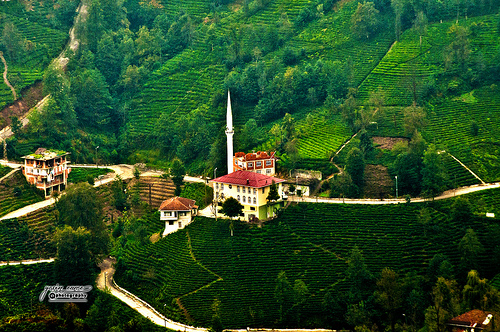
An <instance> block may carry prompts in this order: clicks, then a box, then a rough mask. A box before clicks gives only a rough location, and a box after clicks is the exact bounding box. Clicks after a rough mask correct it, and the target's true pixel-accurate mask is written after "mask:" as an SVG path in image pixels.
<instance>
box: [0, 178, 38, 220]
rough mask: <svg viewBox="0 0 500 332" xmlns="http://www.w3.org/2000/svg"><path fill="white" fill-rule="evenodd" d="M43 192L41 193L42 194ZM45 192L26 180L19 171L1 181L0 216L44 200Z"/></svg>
mask: <svg viewBox="0 0 500 332" xmlns="http://www.w3.org/2000/svg"><path fill="white" fill-rule="evenodd" d="M40 193H41V194H40ZM41 196H43V192H42V191H40V192H38V189H36V188H33V187H32V186H30V185H29V184H28V182H26V178H25V177H24V175H23V174H22V173H21V172H20V171H18V172H16V173H14V174H13V175H12V176H10V177H9V178H8V179H5V180H3V181H2V182H1V183H0V216H4V215H6V214H7V213H9V212H12V211H15V210H17V209H20V208H22V207H23V206H26V205H30V204H33V203H36V202H40V201H42V200H43V198H42V197H41Z"/></svg>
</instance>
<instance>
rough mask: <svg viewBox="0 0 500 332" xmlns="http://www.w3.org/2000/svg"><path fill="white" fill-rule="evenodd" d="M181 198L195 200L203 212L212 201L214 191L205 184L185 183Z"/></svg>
mask: <svg viewBox="0 0 500 332" xmlns="http://www.w3.org/2000/svg"><path fill="white" fill-rule="evenodd" d="M179 196H181V197H185V198H189V199H193V200H195V201H196V205H198V208H199V209H200V210H201V209H204V208H205V207H206V206H207V205H208V204H209V203H210V201H211V200H212V196H213V189H212V187H209V186H208V185H206V184H204V183H192V182H190V183H185V184H184V187H183V188H182V191H181V193H180V195H179Z"/></svg>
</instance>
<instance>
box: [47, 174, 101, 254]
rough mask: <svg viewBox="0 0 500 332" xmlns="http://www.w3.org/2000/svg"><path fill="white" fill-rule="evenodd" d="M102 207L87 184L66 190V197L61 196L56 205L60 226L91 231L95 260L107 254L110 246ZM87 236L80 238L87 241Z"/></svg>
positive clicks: (91, 245)
mask: <svg viewBox="0 0 500 332" xmlns="http://www.w3.org/2000/svg"><path fill="white" fill-rule="evenodd" d="M102 207H103V206H102V202H101V200H100V198H99V197H98V196H97V193H96V191H95V189H94V188H92V187H91V186H90V185H89V184H88V183H86V182H82V183H79V184H75V185H73V186H70V187H69V188H68V189H67V190H66V195H63V196H61V198H59V200H58V201H57V203H56V208H57V210H58V211H59V220H58V222H59V224H60V225H69V226H71V227H73V230H76V229H78V228H79V227H83V228H84V230H88V231H90V233H91V235H92V236H91V242H92V243H91V244H89V247H90V248H91V251H92V255H93V259H94V260H97V259H98V258H99V257H101V256H102V255H104V254H106V253H107V251H108V245H109V234H108V233H107V230H106V225H105V224H104V221H103V212H102ZM67 232H69V230H68V231H67ZM82 232H83V231H82ZM85 236H86V235H84V234H83V233H82V235H81V236H80V235H79V237H78V238H81V239H84V240H85ZM82 241H83V240H82ZM85 241H86V240H85Z"/></svg>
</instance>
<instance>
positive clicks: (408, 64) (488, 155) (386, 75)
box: [359, 15, 500, 185]
mask: <svg viewBox="0 0 500 332" xmlns="http://www.w3.org/2000/svg"><path fill="white" fill-rule="evenodd" d="M495 21H496V19H495V16H494V15H487V16H481V17H475V18H471V19H469V20H468V21H467V22H463V21H462V22H460V24H465V25H467V26H471V25H472V24H477V25H478V26H479V27H480V28H478V29H477V30H476V33H475V34H474V35H471V36H470V37H469V39H470V42H471V45H470V48H471V49H472V50H474V51H475V52H479V51H480V52H481V53H482V54H483V55H484V59H485V64H486V65H487V66H488V65H489V64H490V62H491V60H492V58H493V54H494V52H495V51H496V49H497V45H498V44H499V43H500V35H498V33H497V30H496V27H495ZM452 24H453V22H444V23H436V24H432V25H430V26H429V27H428V29H427V33H426V35H425V36H424V37H423V43H422V48H420V45H419V36H418V34H417V33H416V32H415V31H414V30H412V29H410V30H407V31H406V32H405V33H404V34H403V36H402V37H401V41H400V42H399V43H396V44H395V45H394V46H393V47H392V49H391V50H390V51H389V52H388V53H387V55H386V56H385V57H384V58H383V59H382V61H381V62H380V64H379V65H378V66H377V67H376V68H375V69H374V70H373V71H372V73H371V74H370V75H369V76H368V77H367V78H366V79H365V80H364V81H363V83H362V84H361V86H360V90H359V96H360V98H361V99H362V100H366V98H367V97H368V92H369V91H373V90H375V89H377V88H378V87H382V89H383V91H384V93H385V94H386V97H387V104H388V105H393V107H389V108H388V109H387V110H386V111H385V116H384V117H383V118H382V119H381V120H380V121H379V129H375V128H371V133H372V134H373V135H374V136H404V130H403V108H404V107H406V106H408V105H410V104H411V102H412V94H411V92H410V90H409V89H408V88H407V85H408V83H407V82H408V80H409V78H408V76H412V75H415V76H416V81H417V84H418V86H419V87H423V84H424V82H425V80H426V79H427V78H428V77H429V76H430V75H432V74H437V73H441V72H443V70H444V67H443V56H442V54H443V50H444V47H445V46H446V45H447V44H449V43H450V41H451V39H450V38H451V37H450V36H449V35H448V33H447V31H448V30H449V28H450V26H451V25H452ZM425 108H426V111H427V118H428V125H427V127H426V128H424V129H423V136H424V138H425V139H426V140H427V142H429V143H436V144H439V145H440V146H441V147H442V148H443V149H445V150H446V151H448V152H450V153H452V154H453V155H455V156H456V157H457V158H459V159H461V160H462V161H463V162H464V163H465V164H466V165H467V166H469V167H470V168H471V169H472V170H473V171H474V172H476V173H477V174H478V175H479V176H480V177H481V178H482V179H483V180H484V181H487V182H488V181H498V180H500V160H499V156H500V148H499V146H498V137H500V132H499V128H500V124H499V123H498V121H499V119H500V117H499V116H498V115H499V112H500V98H499V90H498V88H497V87H496V86H484V87H481V88H478V89H475V90H473V91H470V92H468V93H465V94H464V95H463V96H460V97H438V98H435V99H434V100H432V101H431V102H430V104H429V105H427V106H426V107H425ZM472 121H475V122H476V123H477V124H478V125H479V128H480V130H479V135H478V136H475V137H474V136H472V134H471V130H470V128H471V123H472ZM394 122H396V124H395V123H394ZM446 163H447V166H448V167H447V168H448V169H450V170H451V171H450V172H449V173H450V180H451V181H452V182H455V174H457V172H460V173H464V172H463V170H460V166H457V164H456V162H453V161H451V160H447V161H446ZM476 181H477V180H475V179H474V178H471V177H470V175H467V174H462V175H458V177H457V180H456V182H457V185H469V184H474V183H475V182H476Z"/></svg>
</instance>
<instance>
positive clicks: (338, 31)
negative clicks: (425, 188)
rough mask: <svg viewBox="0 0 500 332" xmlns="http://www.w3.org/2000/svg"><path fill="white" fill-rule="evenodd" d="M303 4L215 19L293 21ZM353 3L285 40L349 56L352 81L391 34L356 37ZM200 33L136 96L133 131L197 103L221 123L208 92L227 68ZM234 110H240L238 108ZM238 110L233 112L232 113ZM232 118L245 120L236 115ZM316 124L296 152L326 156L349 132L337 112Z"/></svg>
mask: <svg viewBox="0 0 500 332" xmlns="http://www.w3.org/2000/svg"><path fill="white" fill-rule="evenodd" d="M307 5H309V3H308V2H307V1H294V2H290V1H284V0H282V1H273V2H271V4H270V5H268V6H267V7H266V8H265V9H263V10H260V11H258V12H257V13H256V14H254V15H253V16H251V17H249V18H243V17H242V14H241V13H240V12H236V13H232V14H228V13H225V15H227V16H226V17H225V18H223V19H222V20H221V21H220V23H219V24H217V28H216V31H217V34H222V33H225V32H226V30H227V29H228V27H229V25H230V24H231V23H233V22H240V21H243V22H246V23H251V24H255V25H270V24H275V22H277V21H278V20H279V18H280V15H281V12H280V11H281V10H283V11H285V12H287V14H288V18H289V19H290V20H291V21H293V19H294V18H295V17H296V16H297V15H298V12H299V11H300V9H301V8H303V7H304V6H307ZM200 6H201V5H200ZM201 7H202V6H201ZM197 8H199V6H198V7H197ZM354 9H355V3H354V2H349V3H347V4H345V5H344V6H343V7H342V8H341V9H339V10H338V11H337V12H334V11H332V12H331V13H329V14H328V15H326V16H324V17H323V18H321V19H319V20H318V21H315V22H313V23H311V24H310V25H309V26H307V27H306V28H305V29H303V30H301V31H298V33H297V34H296V35H295V36H294V37H292V39H291V40H290V41H288V42H287V43H286V45H288V46H290V47H292V48H294V49H296V50H300V49H301V48H303V49H304V50H305V51H306V54H307V61H310V62H314V61H316V60H319V59H324V60H331V61H347V60H348V59H351V60H352V61H353V62H355V67H356V68H355V74H354V83H355V84H358V83H359V82H361V80H362V79H363V78H364V77H365V76H367V75H368V74H369V72H370V71H371V70H372V69H373V68H374V67H375V66H376V64H377V63H378V61H379V60H380V59H381V58H382V57H383V55H384V54H385V53H386V52H387V50H388V49H389V47H390V45H391V43H392V39H391V37H389V36H387V35H384V34H382V35H380V36H378V37H376V38H375V39H373V40H371V41H369V42H364V41H359V40H356V39H354V38H353V37H352V36H351V35H350V29H349V26H350V16H351V15H352V13H353V11H354ZM188 11H189V10H188ZM204 38H205V37H204V34H203V32H202V31H201V30H200V31H199V34H198V35H197V36H196V40H195V43H194V45H193V47H192V48H189V49H186V50H185V51H184V52H182V53H181V54H179V55H178V56H176V57H175V58H173V59H171V60H169V61H167V63H166V64H165V65H164V66H163V67H162V68H161V69H160V70H158V71H157V72H155V73H154V74H153V75H152V77H151V78H150V80H149V81H148V82H147V84H146V85H145V87H144V89H143V90H142V91H141V92H140V93H139V94H138V95H137V96H136V99H135V102H137V103H138V106H137V107H134V108H133V109H132V110H131V111H130V114H129V115H130V121H129V126H130V129H129V130H130V133H131V134H132V135H137V136H139V135H145V134H147V133H148V132H149V131H150V130H151V129H153V128H154V125H155V121H156V120H157V119H158V118H159V117H160V115H161V114H169V115H170V116H171V118H172V119H173V120H175V119H178V117H179V116H181V115H184V114H187V113H189V112H191V111H193V110H195V109H197V108H200V107H201V108H204V109H205V114H206V117H207V118H208V119H209V120H211V121H215V122H217V123H220V124H221V126H222V121H223V115H224V112H223V110H222V108H218V109H216V110H214V109H211V104H210V98H211V97H212V96H213V95H214V93H215V92H217V91H221V90H222V88H223V81H224V77H225V75H226V74H227V69H226V68H225V67H224V66H223V65H221V64H218V63H217V61H216V60H215V59H214V55H213V54H211V53H210V52H208V51H207V49H209V47H208V46H207V45H206V44H205V41H204ZM280 54H281V50H277V51H276V52H272V53H270V54H268V55H266V56H265V58H264V59H272V58H273V57H274V56H279V55H280ZM367 59H368V60H367ZM207 110H208V111H207ZM249 111H250V110H249ZM235 112H236V113H238V110H235ZM241 116H242V115H238V114H235V117H236V118H238V117H241ZM245 119H246V118H245ZM235 122H236V123H237V124H238V123H239V124H243V123H244V122H243V121H239V120H238V119H236V120H235ZM299 126H300V124H299ZM314 129H315V131H316V133H314V134H313V133H309V134H307V135H305V136H304V137H303V138H302V139H301V140H300V143H299V146H298V148H299V153H300V154H301V155H302V156H303V157H305V158H325V156H326V154H327V152H329V151H330V150H333V149H336V148H338V147H339V146H340V145H341V144H342V143H343V141H345V139H347V138H348V137H349V136H350V133H349V132H348V130H347V129H346V128H345V126H344V124H342V123H341V122H340V119H339V118H334V119H329V120H328V121H326V122H325V121H318V122H315V123H314ZM318 141H325V142H328V144H327V145H326V146H322V145H317V144H311V143H315V142H318Z"/></svg>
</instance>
